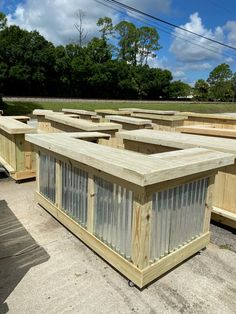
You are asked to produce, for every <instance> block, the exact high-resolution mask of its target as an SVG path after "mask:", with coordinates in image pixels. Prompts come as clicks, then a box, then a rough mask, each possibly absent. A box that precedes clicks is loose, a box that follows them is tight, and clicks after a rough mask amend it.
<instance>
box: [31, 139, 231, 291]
mask: <svg viewBox="0 0 236 314" xmlns="http://www.w3.org/2000/svg"><path fill="white" fill-rule="evenodd" d="M27 140H28V141H29V142H31V143H33V144H35V145H36V150H37V152H38V176H37V178H38V191H37V193H36V199H37V201H38V202H39V204H41V205H42V206H43V207H44V208H45V209H46V210H47V211H49V212H50V213H51V214H52V215H53V216H54V217H55V218H56V219H58V220H59V221H60V222H61V223H62V224H64V225H65V226H66V227H67V228H68V229H69V230H70V231H71V232H73V233H74V234H75V235H76V236H78V237H79V238H80V239H81V240H82V241H83V242H85V243H86V244H87V245H88V246H89V247H90V248H92V249H93V250H94V251H95V252H96V253H97V254H99V255H100V256H101V257H102V258H104V259H105V260H106V261H107V262H109V263H110V264H111V265H112V266H114V267H115V268H116V269H117V270H118V271H120V272H121V273H122V274H123V275H124V276H126V277H127V278H129V279H130V280H131V281H133V282H134V283H135V284H136V285H137V286H138V287H140V288H142V287H144V286H146V285H147V284H148V283H150V282H151V281H153V280H154V279H156V278H157V277H159V276H160V275H162V274H163V273H165V272H167V271H168V270H170V269H171V268H173V267H175V266H176V265H177V264H179V263H181V262H182V261H184V260H185V259H187V258H188V257H190V256H191V255H193V254H195V253H196V252H197V251H199V250H201V249H202V248H204V247H205V246H206V245H207V244H208V242H209V238H210V234H209V223H210V213H211V198H212V190H213V186H214V177H215V173H216V169H217V168H218V167H221V166H226V165H229V164H232V163H233V162H234V156H232V155H230V154H226V153H221V152H214V151H209V150H205V149H201V148H195V149H190V150H186V151H185V152H184V153H183V151H180V152H179V153H178V154H177V160H178V162H176V152H175V155H173V154H172V153H169V154H163V156H161V154H158V155H154V156H147V155H142V154H137V153H133V152H129V151H125V150H119V149H115V148H110V147H106V146H102V145H97V144H93V143H88V142H84V141H80V140H78V139H74V138H68V135H66V134H61V136H59V135H58V134H57V135H54V134H48V135H46V136H45V135H28V136H27ZM108 156H109V158H108Z"/></svg>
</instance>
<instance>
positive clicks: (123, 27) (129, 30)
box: [115, 21, 139, 65]
mask: <svg viewBox="0 0 236 314" xmlns="http://www.w3.org/2000/svg"><path fill="white" fill-rule="evenodd" d="M115 31H116V32H117V39H118V45H119V47H120V49H119V51H118V59H119V60H121V61H125V62H128V63H130V64H132V65H136V64H137V55H138V41H139V33H138V30H137V28H136V26H135V25H134V24H133V23H130V22H127V21H121V22H120V23H118V24H117V25H116V26H115Z"/></svg>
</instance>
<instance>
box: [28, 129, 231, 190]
mask: <svg viewBox="0 0 236 314" xmlns="http://www.w3.org/2000/svg"><path fill="white" fill-rule="evenodd" d="M26 138H27V140H28V141H29V142H31V143H33V144H35V145H36V146H39V147H43V148H45V149H47V150H49V151H53V152H55V153H57V154H61V155H64V156H66V157H68V158H70V159H74V160H77V161H79V162H81V163H83V164H85V165H88V166H91V167H94V168H96V169H99V170H101V171H104V172H107V173H110V174H111V175H114V176H116V177H119V178H122V179H125V180H127V181H130V182H133V183H135V184H137V185H140V186H147V185H150V184H155V183H158V182H163V181H167V180H171V179H175V178H178V177H183V176H186V175H190V174H193V173H198V172H201V171H207V170H210V169H217V168H220V167H223V166H226V165H230V164H233V162H234V156H233V155H231V154H226V153H221V152H213V151H209V150H204V149H198V148H196V149H195V154H194V150H191V152H190V153H189V154H187V151H186V156H188V158H187V157H181V158H182V163H181V162H180V161H179V162H178V163H176V160H173V157H172V155H171V156H170V159H168V160H167V157H166V156H165V158H163V157H162V156H161V154H160V155H159V156H153V157H149V156H147V155H142V154H139V153H135V152H131V151H126V150H121V149H116V148H112V147H106V146H103V145H97V144H94V143H89V142H85V141H82V140H78V139H74V138H68V137H67V136H63V135H62V136H61V138H58V137H55V136H53V134H47V135H41V134H40V135H39V134H37V135H36V134H35V135H33V134H32V135H27V136H26ZM200 152H201V158H199V154H200ZM170 154H171V153H170ZM171 158H172V160H171Z"/></svg>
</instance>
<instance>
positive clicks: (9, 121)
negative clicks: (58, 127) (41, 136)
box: [0, 116, 36, 134]
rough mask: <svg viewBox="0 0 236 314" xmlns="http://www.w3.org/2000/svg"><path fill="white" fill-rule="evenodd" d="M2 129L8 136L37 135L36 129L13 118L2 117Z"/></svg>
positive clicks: (0, 122) (0, 119) (0, 123)
mask: <svg viewBox="0 0 236 314" xmlns="http://www.w3.org/2000/svg"><path fill="white" fill-rule="evenodd" d="M0 129H1V130H3V131H5V132H7V133H8V134H25V133H36V129H35V128H32V127H30V126H29V125H28V124H25V123H23V122H20V121H17V120H16V119H14V118H11V117H4V116H1V117H0Z"/></svg>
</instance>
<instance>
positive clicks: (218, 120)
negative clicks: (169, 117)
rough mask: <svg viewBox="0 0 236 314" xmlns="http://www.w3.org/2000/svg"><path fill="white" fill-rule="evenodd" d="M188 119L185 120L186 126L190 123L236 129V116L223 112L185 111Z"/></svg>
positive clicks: (184, 113)
mask: <svg viewBox="0 0 236 314" xmlns="http://www.w3.org/2000/svg"><path fill="white" fill-rule="evenodd" d="M182 114H183V115H184V116H187V117H188V119H186V120H185V122H184V126H185V125H186V126H189V125H199V124H201V125H208V126H209V125H210V126H213V127H216V128H221V129H236V116H234V115H225V114H224V115H223V114H201V113H189V112H183V113H182Z"/></svg>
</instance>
